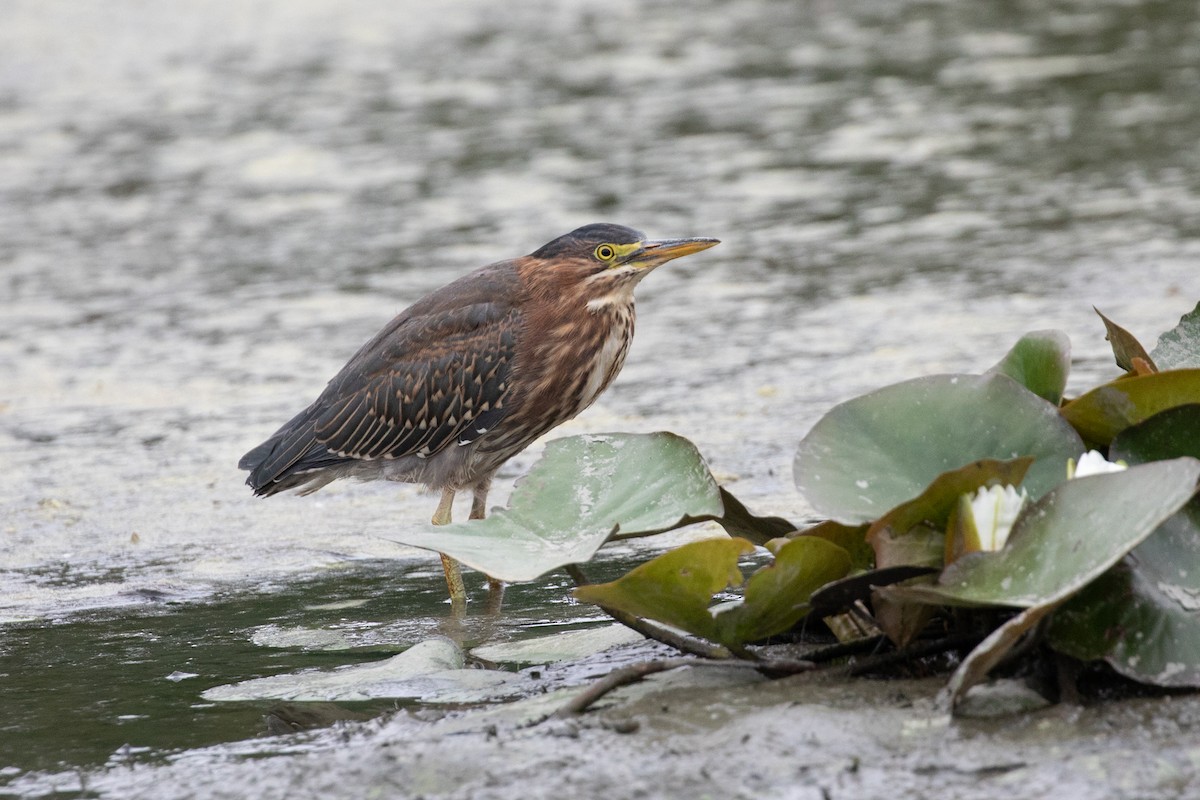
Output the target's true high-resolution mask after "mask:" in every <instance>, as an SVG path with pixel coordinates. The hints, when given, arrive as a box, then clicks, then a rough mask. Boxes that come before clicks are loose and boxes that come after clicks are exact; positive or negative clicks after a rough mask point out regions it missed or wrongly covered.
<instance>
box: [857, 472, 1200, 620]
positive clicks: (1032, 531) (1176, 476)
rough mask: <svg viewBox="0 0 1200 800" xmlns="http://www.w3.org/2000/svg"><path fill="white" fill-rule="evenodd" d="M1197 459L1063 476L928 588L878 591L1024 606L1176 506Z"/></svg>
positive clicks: (1051, 593)
mask: <svg viewBox="0 0 1200 800" xmlns="http://www.w3.org/2000/svg"><path fill="white" fill-rule="evenodd" d="M1197 480H1200V461H1197V460H1196V459H1194V458H1177V459H1173V460H1170V461H1155V462H1153V463H1150V464H1142V465H1139V466H1135V467H1130V468H1129V469H1127V470H1124V471H1123V472H1111V473H1107V474H1103V475H1093V476H1090V477H1086V478H1078V479H1076V480H1072V481H1067V482H1065V483H1063V484H1062V485H1061V486H1059V487H1057V488H1056V489H1054V490H1053V491H1052V492H1050V493H1048V494H1047V495H1046V496H1045V497H1043V498H1042V499H1041V500H1039V501H1038V502H1037V503H1035V504H1033V505H1032V506H1029V507H1027V508H1026V509H1025V511H1024V512H1022V514H1021V516H1020V517H1019V518H1018V519H1017V522H1016V524H1015V525H1014V526H1013V531H1012V534H1011V535H1010V536H1009V538H1008V544H1007V545H1006V546H1005V547H1004V548H1002V549H1001V550H998V551H996V552H994V553H972V554H970V555H967V556H964V557H962V558H960V559H959V560H958V561H955V562H954V563H953V564H951V565H950V566H948V567H946V569H945V570H943V571H942V574H941V576H940V577H939V578H938V582H937V584H936V585H933V586H914V587H907V588H896V589H881V590H880V592H881V593H883V594H884V595H885V596H887V597H890V598H892V599H897V600H902V601H916V602H927V603H934V604H950V605H976V606H987V605H999V606H1012V607H1017V608H1029V607H1033V606H1041V605H1046V604H1050V603H1054V602H1057V601H1059V600H1061V599H1063V598H1066V597H1069V596H1070V595H1071V594H1073V593H1075V592H1077V591H1078V590H1079V589H1081V588H1083V587H1084V586H1086V585H1087V584H1088V583H1090V582H1091V581H1093V580H1095V579H1096V578H1097V577H1099V576H1100V575H1101V574H1103V573H1104V571H1105V570H1107V569H1109V568H1110V567H1111V566H1112V565H1113V564H1115V563H1117V562H1118V561H1119V560H1120V559H1121V558H1122V557H1123V556H1124V555H1125V554H1126V553H1128V552H1129V551H1130V550H1132V549H1133V548H1134V547H1136V546H1137V545H1138V544H1140V543H1141V542H1142V541H1143V540H1144V539H1146V537H1148V536H1149V535H1150V534H1151V533H1153V532H1154V530H1155V528H1157V527H1158V526H1159V525H1160V524H1162V522H1163V521H1164V520H1166V519H1167V518H1168V517H1170V516H1171V515H1172V514H1174V513H1175V512H1176V511H1178V510H1179V509H1180V508H1182V507H1183V505H1184V504H1185V503H1187V502H1188V500H1189V499H1190V498H1191V497H1192V495H1193V494H1195V492H1196V482H1197Z"/></svg>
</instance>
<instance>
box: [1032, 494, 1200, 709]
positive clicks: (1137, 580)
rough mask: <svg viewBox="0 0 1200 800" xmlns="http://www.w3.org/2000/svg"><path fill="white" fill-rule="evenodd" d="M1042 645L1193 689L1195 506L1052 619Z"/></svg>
mask: <svg viewBox="0 0 1200 800" xmlns="http://www.w3.org/2000/svg"><path fill="white" fill-rule="evenodd" d="M1048 635H1049V640H1050V644H1051V645H1052V646H1053V647H1054V648H1055V649H1056V650H1059V651H1061V652H1064V653H1066V654H1068V655H1071V656H1074V657H1075V658H1078V659H1081V660H1084V661H1088V660H1093V659H1104V660H1105V661H1107V662H1108V663H1109V664H1111V665H1112V667H1113V668H1114V669H1115V670H1117V671H1118V672H1120V673H1121V674H1123V675H1126V676H1128V677H1130V678H1133V679H1135V680H1138V681H1141V682H1143V683H1150V684H1154V685H1156V686H1187V687H1193V688H1197V687H1200V502H1197V501H1192V503H1190V504H1189V505H1188V507H1187V510H1186V511H1183V512H1180V513H1178V514H1175V515H1174V516H1172V517H1171V518H1170V519H1168V520H1167V521H1166V522H1165V523H1163V525H1161V526H1160V527H1159V528H1158V530H1156V531H1155V532H1154V535H1152V536H1151V537H1150V538H1149V539H1147V540H1146V541H1144V542H1142V544H1140V545H1138V547H1137V548H1135V549H1134V551H1133V552H1132V553H1130V554H1129V555H1128V556H1127V557H1126V558H1125V559H1124V560H1122V561H1121V563H1119V564H1118V565H1117V566H1116V567H1114V568H1113V569H1111V570H1109V571H1108V572H1106V573H1105V574H1104V575H1102V576H1100V577H1099V578H1098V579H1096V580H1095V581H1094V582H1093V583H1091V584H1090V585H1088V586H1087V587H1086V588H1085V589H1084V590H1083V591H1081V592H1080V593H1079V594H1077V595H1075V596H1074V597H1072V598H1071V599H1070V600H1069V601H1068V602H1067V604H1066V605H1064V606H1063V607H1062V608H1061V609H1059V611H1058V613H1057V614H1055V615H1054V619H1053V620H1052V622H1051V626H1050V629H1049V631H1048Z"/></svg>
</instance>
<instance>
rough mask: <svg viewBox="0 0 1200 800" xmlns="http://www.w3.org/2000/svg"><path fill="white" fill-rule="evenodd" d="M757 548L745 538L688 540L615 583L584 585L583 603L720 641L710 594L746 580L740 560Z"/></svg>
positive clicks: (578, 593) (580, 590)
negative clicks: (643, 618) (743, 577)
mask: <svg viewBox="0 0 1200 800" xmlns="http://www.w3.org/2000/svg"><path fill="white" fill-rule="evenodd" d="M753 551H754V545H753V544H751V543H750V542H748V541H746V540H745V539H705V540H703V541H699V542H692V543H690V544H685V545H683V546H682V547H677V548H675V549H674V550H670V551H668V552H666V553H663V554H662V555H661V556H658V557H657V558H654V559H651V560H650V561H647V562H646V563H645V564H642V565H641V566H639V567H636V568H635V569H633V570H632V571H630V572H629V573H628V574H626V575H624V576H623V577H621V578H619V579H617V580H615V581H612V582H611V583H595V584H591V585H589V586H580V587H579V588H578V589H576V590H575V592H574V594H575V597H576V598H577V599H579V600H582V601H583V602H585V603H595V604H596V605H599V606H604V607H605V608H612V609H616V610H618V611H624V612H626V613H629V614H633V615H634V616H638V617H645V618H647V619H655V620H658V621H659V622H665V623H666V624H668V625H673V626H674V627H676V628H680V629H682V630H685V631H687V632H689V633H694V634H696V635H697V636H702V637H704V638H705V639H709V640H711V641H719V638H718V637H719V632H718V628H717V625H716V622H715V621H714V619H713V615H712V613H711V612H709V610H708V606H709V603H711V602H712V597H713V595H714V594H716V593H717V592H719V591H722V590H723V589H726V588H727V587H729V586H740V585H741V584H742V573H741V571H740V570H739V569H738V566H737V562H738V558H739V557H740V556H742V555H744V554H746V553H750V552H753Z"/></svg>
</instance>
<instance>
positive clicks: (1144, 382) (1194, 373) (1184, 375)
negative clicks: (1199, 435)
mask: <svg viewBox="0 0 1200 800" xmlns="http://www.w3.org/2000/svg"><path fill="white" fill-rule="evenodd" d="M1194 403H1200V369H1174V370H1170V371H1168V372H1155V373H1153V374H1151V375H1136V376H1133V375H1131V376H1126V377H1122V378H1118V379H1117V380H1115V381H1112V382H1111V383H1106V384H1104V385H1103V386H1098V387H1096V388H1095V389H1092V390H1091V391H1090V392H1088V393H1086V394H1084V395H1081V396H1080V397H1077V398H1076V399H1075V400H1072V401H1071V402H1070V403H1067V404H1066V405H1065V406H1063V407H1062V415H1063V417H1064V418H1065V419H1066V420H1067V421H1068V422H1070V423H1071V424H1072V425H1073V426H1074V427H1075V429H1076V430H1077V431H1079V433H1080V435H1082V436H1083V438H1084V439H1085V440H1086V441H1088V442H1089V443H1091V444H1094V445H1097V446H1101V447H1107V446H1108V444H1109V443H1110V442H1112V440H1113V437H1115V436H1116V435H1117V434H1119V433H1120V432H1121V431H1123V430H1125V429H1126V428H1128V427H1129V426H1130V425H1136V424H1137V423H1139V422H1142V421H1144V420H1147V419H1149V418H1150V417H1152V416H1154V415H1155V414H1158V413H1159V412H1161V411H1166V410H1167V409H1169V408H1175V407H1176V406H1182V405H1189V404H1194Z"/></svg>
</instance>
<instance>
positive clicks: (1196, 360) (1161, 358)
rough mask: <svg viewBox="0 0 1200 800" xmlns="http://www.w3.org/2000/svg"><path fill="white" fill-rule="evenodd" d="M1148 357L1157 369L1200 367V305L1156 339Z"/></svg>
mask: <svg viewBox="0 0 1200 800" xmlns="http://www.w3.org/2000/svg"><path fill="white" fill-rule="evenodd" d="M1150 355H1151V356H1153V357H1154V360H1155V362H1157V363H1158V368H1159V369H1190V368H1195V367H1200V303H1197V304H1196V307H1195V308H1194V309H1192V310H1191V311H1189V312H1188V313H1186V314H1184V315H1183V317H1181V318H1180V320H1179V324H1178V325H1176V326H1175V327H1174V328H1172V329H1171V330H1169V331H1167V332H1166V333H1164V334H1163V335H1162V336H1160V337H1158V344H1157V345H1156V346H1155V348H1154V351H1153V352H1152V353H1151V354H1150Z"/></svg>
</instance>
